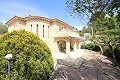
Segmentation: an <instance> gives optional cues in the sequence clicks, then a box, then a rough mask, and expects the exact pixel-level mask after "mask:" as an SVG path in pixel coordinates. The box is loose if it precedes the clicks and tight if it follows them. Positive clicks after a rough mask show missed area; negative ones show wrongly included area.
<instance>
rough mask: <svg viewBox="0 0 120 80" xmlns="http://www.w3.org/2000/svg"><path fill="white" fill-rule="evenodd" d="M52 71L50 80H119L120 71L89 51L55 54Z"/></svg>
mask: <svg viewBox="0 0 120 80" xmlns="http://www.w3.org/2000/svg"><path fill="white" fill-rule="evenodd" d="M52 56H53V59H54V62H55V64H54V71H53V74H52V76H51V77H50V80H54V79H56V80H120V69H119V68H117V67H113V66H112V59H110V58H107V57H105V56H103V55H100V54H99V53H97V52H94V51H89V50H84V49H81V50H78V51H76V52H70V54H69V55H65V54H64V53H55V54H53V55H52Z"/></svg>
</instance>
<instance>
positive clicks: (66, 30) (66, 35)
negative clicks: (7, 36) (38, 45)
mask: <svg viewBox="0 0 120 80" xmlns="http://www.w3.org/2000/svg"><path fill="white" fill-rule="evenodd" d="M6 24H7V25H8V26H9V28H8V31H9V32H11V31H13V30H20V29H25V30H26V31H30V32H33V33H34V34H36V35H38V36H39V37H40V38H41V39H42V40H43V41H44V42H45V43H46V44H47V45H48V47H49V48H50V49H51V51H52V53H59V52H64V53H66V54H69V53H70V51H76V50H77V49H80V37H79V34H78V33H77V32H76V31H75V28H73V27H72V26H70V25H68V24H66V23H65V22H63V21H61V20H59V19H48V18H45V17H40V16H28V17H25V18H22V17H18V16H14V17H13V18H12V19H10V20H9V21H8V22H7V23H6Z"/></svg>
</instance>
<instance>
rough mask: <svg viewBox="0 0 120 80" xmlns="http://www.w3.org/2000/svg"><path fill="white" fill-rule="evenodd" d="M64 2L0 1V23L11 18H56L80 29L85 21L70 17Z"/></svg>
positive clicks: (58, 0)
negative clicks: (29, 16) (30, 16)
mask: <svg viewBox="0 0 120 80" xmlns="http://www.w3.org/2000/svg"><path fill="white" fill-rule="evenodd" d="M65 1H66V0H0V21H3V22H6V21H8V20H9V19H10V18H12V17H13V16H15V15H16V16H21V17H26V16H28V15H29V11H31V15H32V16H44V17H47V18H50V19H53V18H58V19H60V20H62V21H64V22H66V23H68V24H69V25H71V26H74V27H77V28H78V29H81V28H82V27H83V26H85V24H86V22H87V20H86V21H85V20H81V19H75V18H73V17H72V16H70V14H69V12H68V11H67V7H66V5H65Z"/></svg>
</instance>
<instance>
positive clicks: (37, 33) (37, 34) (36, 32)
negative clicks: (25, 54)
mask: <svg viewBox="0 0 120 80" xmlns="http://www.w3.org/2000/svg"><path fill="white" fill-rule="evenodd" d="M38 32H39V31H38V24H37V25H36V34H37V35H38Z"/></svg>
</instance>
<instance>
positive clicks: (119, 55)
mask: <svg viewBox="0 0 120 80" xmlns="http://www.w3.org/2000/svg"><path fill="white" fill-rule="evenodd" d="M114 53H115V56H116V59H117V61H119V62H120V45H117V46H116V47H115V48H114Z"/></svg>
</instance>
